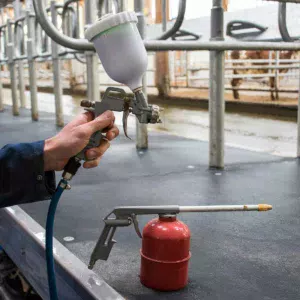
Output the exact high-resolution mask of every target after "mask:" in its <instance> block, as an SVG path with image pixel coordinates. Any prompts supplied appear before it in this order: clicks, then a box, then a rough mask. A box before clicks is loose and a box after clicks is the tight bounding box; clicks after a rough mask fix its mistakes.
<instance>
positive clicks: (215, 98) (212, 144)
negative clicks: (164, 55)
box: [209, 0, 225, 169]
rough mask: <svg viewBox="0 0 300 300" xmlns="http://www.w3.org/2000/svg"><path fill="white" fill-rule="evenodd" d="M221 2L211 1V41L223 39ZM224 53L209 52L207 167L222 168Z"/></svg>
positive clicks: (218, 0)
mask: <svg viewBox="0 0 300 300" xmlns="http://www.w3.org/2000/svg"><path fill="white" fill-rule="evenodd" d="M223 32H224V11H223V7H222V0H213V7H212V10H211V41H220V40H223V39H224V33H223ZM224 61H225V56H224V51H211V52H210V80H209V81H210V89H209V124H210V129H209V167H210V168H217V169H223V168H224V114H225V101H224V74H225V72H224Z"/></svg>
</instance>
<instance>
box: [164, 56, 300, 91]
mask: <svg viewBox="0 0 300 300" xmlns="http://www.w3.org/2000/svg"><path fill="white" fill-rule="evenodd" d="M178 56H179V57H178ZM276 57H278V58H277V59H276ZM194 59H195V56H194ZM170 65H171V67H170V68H171V69H172V73H173V74H172V77H173V78H172V81H171V87H175V88H176V87H186V88H199V89H208V85H209V76H207V75H205V74H206V73H208V71H209V65H208V62H205V61H202V62H195V61H194V62H193V63H191V58H190V55H189V52H187V51H186V52H181V53H179V55H173V56H171V57H170ZM299 67H300V59H280V58H279V52H278V51H276V53H275V59H228V60H225V75H224V76H225V77H224V79H225V80H227V81H228V80H229V79H234V78H237V79H247V80H252V79H254V80H256V79H261V78H267V79H269V78H271V77H274V78H275V80H274V82H275V87H274V88H271V87H270V88H269V89H266V88H264V89H262V88H253V87H249V88H237V87H228V86H227V87H225V89H226V90H240V89H241V90H243V91H261V92H271V91H275V92H276V93H278V92H285V93H298V88H293V89H280V88H279V83H280V79H284V78H290V77H292V78H295V79H297V80H298V78H299V71H298V70H299ZM234 70H236V71H238V74H234V73H233V71H234ZM286 70H288V72H282V71H286ZM290 70H291V71H290ZM295 70H296V72H295ZM255 71H256V72H255ZM199 73H200V74H199ZM203 73H204V74H203ZM199 82H202V84H199ZM256 82H257V81H256ZM294 85H295V86H297V85H298V84H297V83H296V84H295V83H294Z"/></svg>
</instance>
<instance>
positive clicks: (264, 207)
mask: <svg viewBox="0 0 300 300" xmlns="http://www.w3.org/2000/svg"><path fill="white" fill-rule="evenodd" d="M271 209H272V205H269V204H250V205H207V206H179V211H180V212H219V211H268V210H271Z"/></svg>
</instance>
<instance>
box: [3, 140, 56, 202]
mask: <svg viewBox="0 0 300 300" xmlns="http://www.w3.org/2000/svg"><path fill="white" fill-rule="evenodd" d="M54 191H55V174H54V172H53V171H50V172H44V141H39V142H35V143H24V144H9V145H6V146H5V147H3V148H2V149H0V208H1V207H6V206H12V205H16V204H23V203H30V202H35V201H40V200H45V199H50V198H51V195H52V194H53V193H54Z"/></svg>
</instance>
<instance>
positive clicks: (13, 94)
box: [6, 19, 20, 116]
mask: <svg viewBox="0 0 300 300" xmlns="http://www.w3.org/2000/svg"><path fill="white" fill-rule="evenodd" d="M7 33H8V35H7V37H8V41H7V42H8V43H7V46H6V53H7V56H8V66H9V71H10V84H11V98H12V113H13V115H14V116H18V115H19V114H20V113H19V105H18V98H17V78H16V64H15V61H14V56H15V53H14V52H15V51H14V44H13V31H12V24H11V20H10V19H7Z"/></svg>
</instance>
